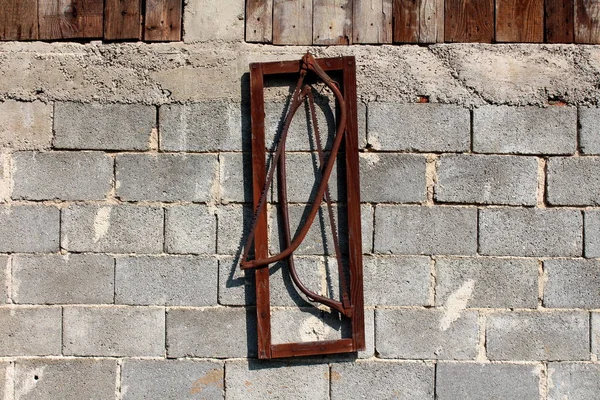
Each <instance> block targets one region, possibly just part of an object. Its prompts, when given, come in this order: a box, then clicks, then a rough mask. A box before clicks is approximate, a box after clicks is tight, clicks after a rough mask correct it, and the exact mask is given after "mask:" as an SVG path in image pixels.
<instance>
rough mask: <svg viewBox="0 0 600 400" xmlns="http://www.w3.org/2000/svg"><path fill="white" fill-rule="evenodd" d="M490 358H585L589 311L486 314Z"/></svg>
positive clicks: (588, 348)
mask: <svg viewBox="0 0 600 400" xmlns="http://www.w3.org/2000/svg"><path fill="white" fill-rule="evenodd" d="M486 332H487V333H486V340H487V342H486V346H487V356H488V358H489V359H490V360H521V361H522V360H527V361H529V360H532V361H533V360H547V361H559V360H561V361H566V360H587V359H589V356H590V354H589V352H590V327H589V315H588V314H587V313H584V312H570V311H556V312H543V313H542V312H506V313H498V314H492V315H489V316H488V317H487V327H486Z"/></svg>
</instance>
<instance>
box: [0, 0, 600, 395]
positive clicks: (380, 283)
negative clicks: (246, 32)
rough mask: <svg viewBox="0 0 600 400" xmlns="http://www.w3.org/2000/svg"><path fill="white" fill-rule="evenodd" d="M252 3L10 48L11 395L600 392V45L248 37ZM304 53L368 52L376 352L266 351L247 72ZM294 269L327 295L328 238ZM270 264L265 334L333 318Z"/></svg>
mask: <svg viewBox="0 0 600 400" xmlns="http://www.w3.org/2000/svg"><path fill="white" fill-rule="evenodd" d="M217 3H218V4H217ZM243 12H244V8H243V1H241V0H227V1H223V2H215V1H211V0H196V1H195V0H189V1H187V2H186V7H185V21H184V22H185V23H184V26H185V35H184V42H183V43H163V44H152V45H151V44H127V43H121V44H110V45H108V44H101V43H91V44H73V43H57V44H43V43H3V44H0V399H2V400H17V399H42V400H45V399H83V398H93V399H111V400H112V399H115V400H121V399H144V398H145V399H148V398H161V399H162V398H165V399H168V398H174V399H175V398H176V399H185V398H190V399H191V398H206V399H259V398H281V399H354V398H357V399H358V398H374V399H385V398H403V399H404V398H405V399H431V400H433V399H488V398H510V399H525V400H528V399H533V400H552V399H564V398H568V399H575V400H583V399H595V398H597V397H598V393H599V392H600V384H599V383H598V382H600V363H599V361H598V356H599V355H600V261H599V258H600V208H598V204H600V181H599V180H598V179H597V176H598V174H597V173H596V171H597V170H599V169H600V158H599V156H600V139H598V138H599V137H600V136H599V134H600V131H599V129H598V123H599V121H600V108H599V106H600V95H599V94H598V91H597V82H599V81H600V69H599V68H598V67H597V65H598V60H600V48H598V47H597V46H575V45H565V46H561V45H556V46H548V45H491V46H490V45H464V44H455V45H449V44H448V45H433V46H350V47H335V48H325V47H320V48H319V47H314V48H306V47H275V46H265V45H250V44H245V43H243V22H244V21H243V19H244V15H243ZM306 50H310V51H312V52H313V53H315V54H316V55H318V56H322V57H328V56H337V55H340V54H344V55H346V54H347V55H355V56H356V58H357V66H358V71H357V74H358V77H357V83H358V95H359V101H360V105H359V110H358V111H359V125H360V129H359V135H360V138H359V139H360V140H359V143H360V168H361V191H362V202H363V204H362V208H361V213H362V235H363V253H364V268H365V271H364V272H365V303H366V316H365V317H366V321H365V322H366V334H367V350H366V351H364V352H360V353H359V354H357V355H356V356H355V357H353V356H327V357H312V358H306V359H298V360H279V361H266V362H263V361H258V360H257V359H256V330H255V320H256V316H255V309H254V307H253V305H254V298H253V293H254V282H253V275H252V273H247V274H244V273H243V272H241V271H240V270H239V268H238V263H239V257H240V254H241V245H242V243H243V239H244V232H245V231H247V229H248V226H249V222H250V219H251V214H252V209H251V205H250V200H251V188H250V182H251V177H252V175H251V171H250V169H249V168H250V163H251V159H250V153H249V146H250V145H249V104H248V76H247V72H248V63H249V62H255V61H271V60H286V59H288V60H289V59H297V58H299V57H300V56H301V55H302V54H303V53H304V52H305V51H306ZM287 94H288V88H287V87H286V86H283V85H281V84H275V85H273V86H270V87H269V88H268V89H267V91H266V98H267V107H266V109H267V119H266V120H267V125H268V126H267V134H268V135H269V138H271V137H273V135H274V133H275V126H276V125H277V122H278V119H279V116H280V113H281V111H282V107H283V105H284V103H285V98H286V95H287ZM422 99H428V100H429V103H425V104H421V103H418V101H419V100H422ZM319 112H320V114H319V121H320V122H321V124H322V125H323V126H325V125H326V122H327V121H328V120H329V121H330V120H331V116H330V115H328V114H327V113H323V112H322V111H319ZM305 130H306V126H305V121H304V120H303V117H302V116H300V117H299V119H298V120H297V121H295V123H294V125H293V129H292V136H291V138H290V141H289V142H288V148H289V149H290V150H292V151H293V153H292V154H291V155H290V157H289V167H288V168H289V170H290V179H289V187H290V191H291V193H290V195H291V196H292V197H293V199H294V202H295V204H294V206H293V207H291V209H290V213H291V217H292V221H293V222H296V223H297V221H299V220H300V219H301V215H302V209H303V207H304V204H305V202H306V201H307V200H309V198H308V195H307V193H306V188H307V187H308V186H309V185H310V184H311V181H312V179H313V177H314V174H315V171H314V168H313V167H312V166H311V164H310V163H312V162H314V161H315V155H314V152H310V149H311V147H310V141H309V140H307V136H306V132H305ZM332 189H336V188H332ZM332 195H333V196H334V197H336V198H337V196H338V192H337V191H336V190H333V191H332ZM271 200H273V204H272V205H271V206H270V222H271V233H272V234H275V232H277V229H278V228H277V218H276V217H275V212H274V211H275V204H276V201H277V199H276V198H273V199H271ZM338 208H339V209H340V210H342V209H343V204H339V205H337V206H336V213H337V214H340V213H339V211H340V210H338ZM323 211H325V210H323ZM323 216H325V214H323ZM328 223H329V222H328V221H327V218H323V219H322V221H321V226H324V227H325V228H328ZM278 248H279V243H278V242H277V241H274V242H273V244H272V251H277V249H278ZM297 266H298V270H299V273H300V275H301V277H302V279H303V280H304V281H305V282H306V283H307V285H308V286H309V287H311V288H313V289H314V290H316V291H319V292H321V293H324V294H328V295H333V296H335V295H336V294H337V293H338V292H339V290H338V288H337V287H336V285H335V283H334V282H336V279H337V277H336V272H337V268H336V265H335V257H334V256H333V254H332V248H331V237H329V236H324V235H323V232H321V231H319V228H316V229H315V230H314V231H311V232H310V234H309V236H308V238H307V241H306V242H305V243H304V244H303V246H302V247H301V248H300V249H299V251H298V257H297ZM271 268H272V271H273V274H272V288H271V290H272V304H273V313H272V318H273V338H274V340H276V341H280V342H283V341H286V340H294V341H296V340H298V341H299V340H315V339H319V340H325V339H332V338H337V337H340V335H342V334H343V333H344V332H345V329H346V328H347V327H346V326H345V324H344V323H343V321H340V320H339V319H338V318H335V317H332V316H331V315H329V314H328V313H325V312H323V311H321V310H316V309H312V308H310V305H309V304H308V303H307V301H306V299H305V298H304V297H303V296H302V295H301V294H299V293H298V292H297V291H296V290H295V289H294V287H293V285H292V284H291V281H290V279H289V277H288V276H287V275H286V273H285V271H284V270H282V268H281V266H280V265H274V266H272V267H271Z"/></svg>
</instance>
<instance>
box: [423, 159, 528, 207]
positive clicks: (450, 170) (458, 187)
mask: <svg viewBox="0 0 600 400" xmlns="http://www.w3.org/2000/svg"><path fill="white" fill-rule="evenodd" d="M537 169H538V163H537V160H536V159H535V158H533V157H514V156H483V155H462V154H461V155H442V156H441V157H440V160H439V162H438V169H437V171H438V172H437V175H438V178H437V184H436V186H435V199H436V200H437V201H441V202H448V203H476V204H512V205H535V204H536V193H537V180H538V179H537Z"/></svg>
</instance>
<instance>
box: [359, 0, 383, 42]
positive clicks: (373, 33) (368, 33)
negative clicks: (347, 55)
mask: <svg viewBox="0 0 600 400" xmlns="http://www.w3.org/2000/svg"><path fill="white" fill-rule="evenodd" d="M392 36H393V35H392V0H354V1H353V12H352V41H353V43H374V44H381V43H392Z"/></svg>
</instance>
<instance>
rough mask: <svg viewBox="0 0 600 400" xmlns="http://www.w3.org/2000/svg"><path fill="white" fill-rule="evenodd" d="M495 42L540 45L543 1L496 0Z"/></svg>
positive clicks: (542, 32) (542, 27)
mask: <svg viewBox="0 0 600 400" xmlns="http://www.w3.org/2000/svg"><path fill="white" fill-rule="evenodd" d="M496 41H497V42H510V43H515V42H516V43H518V42H525V43H542V42H543V41H544V1H543V0H496Z"/></svg>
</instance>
